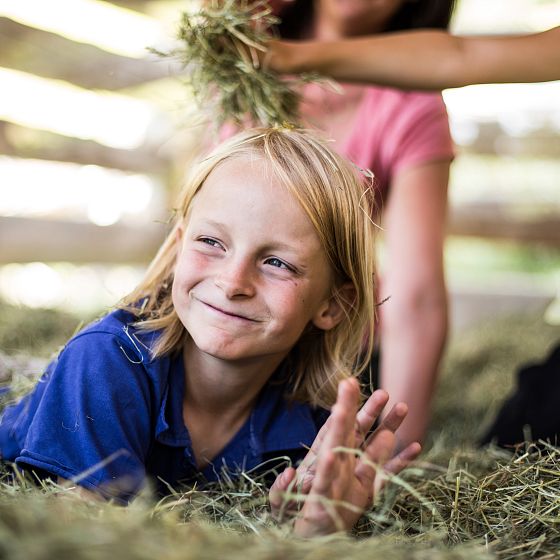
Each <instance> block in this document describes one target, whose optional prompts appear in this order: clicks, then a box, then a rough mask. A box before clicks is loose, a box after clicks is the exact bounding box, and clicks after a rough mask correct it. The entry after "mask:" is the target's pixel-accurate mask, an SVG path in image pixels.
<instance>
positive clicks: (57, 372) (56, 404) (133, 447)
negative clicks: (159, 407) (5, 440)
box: [14, 332, 152, 502]
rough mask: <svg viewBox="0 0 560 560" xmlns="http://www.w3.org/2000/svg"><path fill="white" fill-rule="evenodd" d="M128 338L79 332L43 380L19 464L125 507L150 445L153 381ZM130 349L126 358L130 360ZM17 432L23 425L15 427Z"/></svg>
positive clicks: (140, 479) (140, 480)
mask: <svg viewBox="0 0 560 560" xmlns="http://www.w3.org/2000/svg"><path fill="white" fill-rule="evenodd" d="M127 340H128V339H127V338H126V337H124V336H123V338H120V337H117V336H115V335H113V334H110V333H106V332H89V333H86V334H80V335H78V336H77V337H76V338H75V339H73V340H72V341H71V342H70V343H69V344H68V345H67V346H66V348H65V349H64V350H63V352H62V353H61V355H60V356H59V358H58V360H57V362H56V364H55V365H54V367H52V368H51V369H50V370H49V375H48V377H46V378H43V379H42V380H41V384H40V385H41V387H40V389H41V393H42V394H41V397H40V401H39V402H38V404H37V406H36V408H35V410H33V412H30V411H27V410H22V411H21V415H22V417H24V416H25V415H29V414H32V419H31V421H30V423H29V427H28V429H26V430H25V431H24V433H22V434H20V435H19V439H21V440H22V441H23V442H24V443H23V446H22V447H23V448H22V449H21V452H20V454H19V456H18V457H17V459H16V463H17V464H18V466H20V467H22V468H25V469H28V470H32V471H35V472H39V473H41V475H43V474H48V475H50V477H52V478H54V479H57V480H60V479H64V480H67V481H69V482H70V483H71V484H77V485H78V486H80V487H81V488H84V489H86V490H88V491H90V492H95V493H99V494H100V495H103V496H105V497H108V498H115V499H117V500H118V501H121V502H126V501H128V499H129V498H131V497H132V496H133V495H134V494H135V493H136V491H137V490H138V489H139V487H140V486H141V485H142V483H143V481H144V476H145V468H144V461H145V456H146V453H147V449H148V446H149V443H150V441H151V430H152V426H151V419H150V406H151V403H150V393H149V380H148V376H147V374H146V371H145V369H144V365H143V364H142V363H141V362H140V359H139V357H138V354H137V353H136V351H135V348H134V347H133V346H132V345H131V344H127ZM125 352H126V355H125ZM14 426H17V427H15V428H14V429H19V422H16V424H14Z"/></svg>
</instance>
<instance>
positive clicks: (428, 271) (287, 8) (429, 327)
mask: <svg viewBox="0 0 560 560" xmlns="http://www.w3.org/2000/svg"><path fill="white" fill-rule="evenodd" d="M453 4H454V2H453V0H416V1H411V0H314V1H313V2H311V1H310V0H292V1H289V2H288V1H280V0H277V1H276V2H275V4H274V8H275V10H276V12H277V13H278V15H280V17H281V19H282V22H281V23H280V24H279V26H278V29H277V31H278V35H279V37H280V39H284V40H296V41H297V40H314V41H319V42H321V41H336V40H340V39H345V38H350V37H357V36H362V35H372V34H376V33H384V32H386V31H399V30H408V29H416V28H426V27H428V28H434V29H446V28H447V25H448V23H449V19H450V17H451V13H452V10H453ZM293 48H297V43H293ZM341 88H342V94H341V93H337V92H335V91H332V90H329V89H328V88H325V87H321V86H318V85H316V84H311V85H309V86H307V87H306V88H305V89H304V91H303V93H304V99H303V103H302V106H301V113H302V117H303V118H304V121H305V124H307V125H308V126H310V127H313V128H319V129H320V130H323V131H324V132H325V133H326V135H327V137H330V138H331V139H332V140H333V141H334V148H335V149H336V150H337V151H339V152H340V153H342V154H343V155H346V156H347V157H348V158H349V159H350V160H352V161H353V162H354V163H355V164H356V165H357V166H359V167H361V168H363V169H368V170H371V172H372V173H373V174H374V176H375V179H374V188H375V189H376V198H377V202H378V214H379V215H381V217H382V221H381V223H382V227H383V229H384V237H385V248H386V251H385V253H386V258H385V262H384V266H383V273H382V278H381V284H380V285H381V289H380V293H379V298H380V299H381V300H382V299H384V298H387V297H389V300H388V301H386V302H385V303H384V304H383V305H381V306H380V307H379V320H380V327H381V328H380V329H379V331H380V338H379V344H380V358H379V384H380V386H381V387H382V388H383V389H385V390H387V392H388V393H389V394H390V395H391V397H392V399H395V402H397V401H404V402H406V403H407V404H408V406H409V415H408V417H407V419H406V420H405V422H404V424H403V426H402V427H401V434H400V438H401V441H400V442H399V444H400V447H401V448H402V447H404V446H406V445H407V444H408V443H410V442H412V441H422V440H423V438H424V435H425V432H426V428H427V425H428V422H429V416H430V402H431V396H432V393H433V388H434V384H435V381H436V378H437V373H438V368H439V363H440V359H441V356H442V353H443V349H444V345H445V340H446V333H447V292H446V286H445V280H444V270H443V243H444V236H445V220H446V212H447V184H448V176H449V166H450V163H451V161H452V159H453V154H454V152H453V143H452V140H451V136H450V132H449V124H448V118H447V113H446V109H445V105H444V103H443V100H442V97H441V94H440V93H433V92H430V93H428V92H418V91H408V92H405V91H400V90H396V89H391V88H386V87H374V86H364V85H357V84H342V85H341ZM378 218H379V216H374V217H373V219H374V220H377V219H378ZM372 369H373V370H375V369H376V364H372ZM374 377H375V376H374ZM374 383H376V384H377V381H375V382H374Z"/></svg>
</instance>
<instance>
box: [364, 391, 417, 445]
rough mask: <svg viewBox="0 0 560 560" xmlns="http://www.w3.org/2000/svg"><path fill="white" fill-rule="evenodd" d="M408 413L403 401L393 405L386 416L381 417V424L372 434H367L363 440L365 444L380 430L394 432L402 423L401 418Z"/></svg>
mask: <svg viewBox="0 0 560 560" xmlns="http://www.w3.org/2000/svg"><path fill="white" fill-rule="evenodd" d="M407 414H408V406H407V405H406V404H405V403H403V402H399V403H397V404H395V405H394V406H393V408H392V409H391V410H390V411H389V413H388V414H387V416H385V418H384V419H383V421H382V422H381V424H380V425H379V426H378V427H377V428H376V429H375V430H374V431H373V433H372V434H370V435H369V436H368V438H367V439H366V441H365V446H367V445H369V442H370V441H371V440H372V439H373V438H375V437H376V435H377V434H378V433H379V432H380V431H382V430H389V431H391V432H393V433H395V432H396V431H397V430H398V429H399V428H400V426H401V424H402V423H403V420H404V419H405V418H406V415H407Z"/></svg>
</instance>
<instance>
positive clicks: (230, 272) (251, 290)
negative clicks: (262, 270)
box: [215, 258, 255, 298]
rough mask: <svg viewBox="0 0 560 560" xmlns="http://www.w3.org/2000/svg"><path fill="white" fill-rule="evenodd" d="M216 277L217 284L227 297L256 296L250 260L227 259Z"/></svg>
mask: <svg viewBox="0 0 560 560" xmlns="http://www.w3.org/2000/svg"><path fill="white" fill-rule="evenodd" d="M222 265H223V266H222V267H221V268H220V270H219V272H218V273H217V274H216V276H215V284H216V286H218V287H219V288H220V289H221V290H223V292H224V293H225V295H226V297H228V298H233V297H236V296H245V297H252V296H253V295H255V284H254V271H253V266H252V264H251V263H250V262H249V260H248V259H241V258H239V259H234V258H231V259H227V260H226V261H224V262H223V263H222Z"/></svg>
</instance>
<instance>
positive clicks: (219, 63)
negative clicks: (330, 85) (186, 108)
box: [154, 0, 318, 126]
mask: <svg viewBox="0 0 560 560" xmlns="http://www.w3.org/2000/svg"><path fill="white" fill-rule="evenodd" d="M277 22H278V18H276V17H275V16H274V15H273V14H272V11H271V9H270V7H269V5H268V2H267V1H266V0H256V1H251V0H210V1H209V2H207V3H206V4H205V5H204V6H203V7H202V8H201V9H200V10H199V11H198V12H197V13H195V14H189V13H183V14H182V17H181V23H180V26H179V32H178V39H179V41H180V43H181V46H180V47H179V48H177V49H174V50H172V51H170V52H166V53H162V52H161V51H154V52H156V53H157V54H159V55H161V56H172V57H174V58H178V59H179V60H180V61H181V63H182V64H183V65H184V66H185V68H186V70H187V74H188V78H187V79H188V84H189V85H190V86H191V87H192V90H193V94H194V97H195V99H196V100H197V102H198V104H199V105H200V107H201V108H204V109H205V110H206V111H209V112H210V114H211V119H212V121H213V122H215V123H217V124H218V125H219V124H222V123H223V122H225V121H229V120H232V121H234V122H237V123H240V122H246V121H247V118H249V120H250V121H251V124H255V125H257V124H260V125H264V126H271V125H282V124H284V123H293V124H296V123H297V122H298V120H299V117H298V105H299V99H300V96H299V94H298V93H297V91H296V89H295V88H296V86H297V85H298V84H300V83H303V82H307V81H311V80H317V79H318V77H317V76H316V75H311V74H309V75H301V76H299V77H297V78H292V79H280V78H279V76H278V75H277V74H275V73H273V72H271V71H269V70H267V69H266V67H265V66H263V65H262V64H261V62H260V60H261V59H262V57H263V55H264V53H265V52H266V47H265V43H266V41H267V40H268V39H269V38H270V27H271V26H272V25H274V24H275V23H277Z"/></svg>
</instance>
